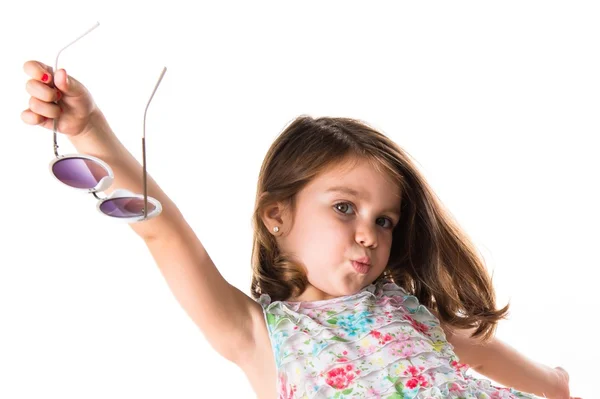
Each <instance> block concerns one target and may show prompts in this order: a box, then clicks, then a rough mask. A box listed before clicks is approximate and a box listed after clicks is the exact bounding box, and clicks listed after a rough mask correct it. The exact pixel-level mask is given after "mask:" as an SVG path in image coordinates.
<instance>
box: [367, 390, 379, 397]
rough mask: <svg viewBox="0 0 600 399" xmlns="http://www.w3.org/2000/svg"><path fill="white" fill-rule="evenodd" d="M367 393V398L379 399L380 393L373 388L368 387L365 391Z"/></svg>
mask: <svg viewBox="0 0 600 399" xmlns="http://www.w3.org/2000/svg"><path fill="white" fill-rule="evenodd" d="M367 395H369V398H373V399H381V395H380V394H379V392H378V391H377V390H376V389H375V388H369V390H368V391H367Z"/></svg>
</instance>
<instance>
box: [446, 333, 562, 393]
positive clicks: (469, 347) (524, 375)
mask: <svg viewBox="0 0 600 399" xmlns="http://www.w3.org/2000/svg"><path fill="white" fill-rule="evenodd" d="M444 330H445V331H446V337H447V339H448V342H450V343H451V344H452V346H454V352H455V353H456V355H457V356H458V358H459V359H460V361H461V363H466V364H468V365H469V366H470V367H471V368H472V369H474V370H475V371H477V372H478V373H480V374H482V375H484V376H486V377H488V378H490V379H492V380H494V381H496V382H498V383H500V384H502V385H504V386H507V387H512V388H514V389H516V390H519V391H523V392H527V393H532V394H535V395H537V396H540V397H547V398H555V399H569V398H570V396H569V384H568V374H566V372H564V370H562V369H560V370H559V369H557V368H551V367H548V366H545V365H543V364H541V363H538V362H535V361H533V360H531V359H528V358H527V357H526V356H524V355H522V354H521V353H519V352H518V351H517V350H516V349H514V348H513V347H511V346H509V345H508V344H506V343H504V342H502V341H501V340H499V339H498V338H496V337H493V338H492V339H491V340H489V341H488V342H485V343H483V342H482V341H481V340H480V339H478V338H472V337H471V335H472V334H473V332H474V331H475V329H472V330H454V331H450V330H449V329H447V328H444Z"/></svg>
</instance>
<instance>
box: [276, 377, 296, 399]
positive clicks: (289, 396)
mask: <svg viewBox="0 0 600 399" xmlns="http://www.w3.org/2000/svg"><path fill="white" fill-rule="evenodd" d="M279 387H280V393H279V399H294V393H295V392H296V390H297V387H296V385H295V384H291V385H289V386H288V383H287V375H286V374H285V373H280V374H279Z"/></svg>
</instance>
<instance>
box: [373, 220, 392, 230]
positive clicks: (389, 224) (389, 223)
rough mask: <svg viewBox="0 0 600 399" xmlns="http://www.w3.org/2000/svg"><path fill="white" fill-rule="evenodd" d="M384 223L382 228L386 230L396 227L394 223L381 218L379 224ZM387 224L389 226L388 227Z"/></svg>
mask: <svg viewBox="0 0 600 399" xmlns="http://www.w3.org/2000/svg"><path fill="white" fill-rule="evenodd" d="M381 222H383V224H380V226H381V227H384V228H386V229H390V228H392V227H393V226H394V222H392V221H391V220H390V219H388V218H379V219H377V224H379V223H381ZM386 222H387V225H386Z"/></svg>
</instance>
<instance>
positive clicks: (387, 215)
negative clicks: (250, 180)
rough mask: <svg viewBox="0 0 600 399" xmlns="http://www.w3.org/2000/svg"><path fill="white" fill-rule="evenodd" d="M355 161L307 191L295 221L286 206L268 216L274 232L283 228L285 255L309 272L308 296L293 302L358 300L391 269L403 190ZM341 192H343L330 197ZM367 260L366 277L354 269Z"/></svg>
mask: <svg viewBox="0 0 600 399" xmlns="http://www.w3.org/2000/svg"><path fill="white" fill-rule="evenodd" d="M352 161H354V162H349V161H346V162H344V163H343V164H341V165H334V166H332V167H330V168H328V169H327V170H326V171H324V172H322V173H321V174H319V175H318V176H317V177H315V178H314V179H313V180H312V181H311V182H310V183H309V184H308V185H307V186H306V187H304V188H303V189H302V190H301V191H300V192H299V193H298V195H297V199H296V209H295V212H294V214H293V215H292V211H291V210H290V209H285V207H284V206H283V205H282V204H278V205H276V206H273V207H271V208H269V209H268V210H267V211H266V214H265V218H264V219H265V223H266V225H267V226H268V227H269V228H270V230H271V231H272V230H273V227H275V226H278V227H279V228H280V233H281V234H279V235H278V236H277V243H278V245H279V248H280V250H281V251H282V252H283V253H285V254H289V255H292V256H293V259H294V260H295V261H296V262H298V263H299V264H300V265H302V266H303V267H304V268H305V271H306V274H307V279H308V281H309V285H308V287H307V289H306V291H305V292H304V293H302V294H301V295H300V296H298V297H296V298H290V300H291V301H315V300H322V299H329V298H334V297H338V296H342V295H351V294H354V293H356V292H358V291H359V290H360V289H362V288H363V287H365V286H367V285H369V284H371V283H372V282H373V281H374V280H375V279H376V278H377V277H378V276H379V275H380V274H381V273H382V272H383V270H384V269H385V267H386V265H387V262H388V258H389V255H390V248H391V245H392V232H393V229H394V227H395V226H396V224H397V223H398V221H399V218H400V214H399V213H400V195H399V194H400V190H399V188H398V187H397V186H396V185H395V184H394V183H392V182H391V180H390V179H389V178H388V177H387V176H384V175H382V174H381V173H379V172H378V171H377V170H375V169H374V168H373V167H372V166H371V165H370V164H369V163H368V162H367V161H366V160H354V159H353V160H352ZM336 187H337V188H340V189H341V190H337V191H330V190H331V189H334V188H336ZM344 189H349V190H354V191H356V193H355V194H353V193H350V192H344V191H343V190H344ZM363 257H369V258H370V262H371V266H370V268H369V270H368V272H367V273H366V274H361V273H358V272H357V271H356V270H355V269H354V268H353V267H352V264H351V261H352V260H356V259H360V258H363Z"/></svg>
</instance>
